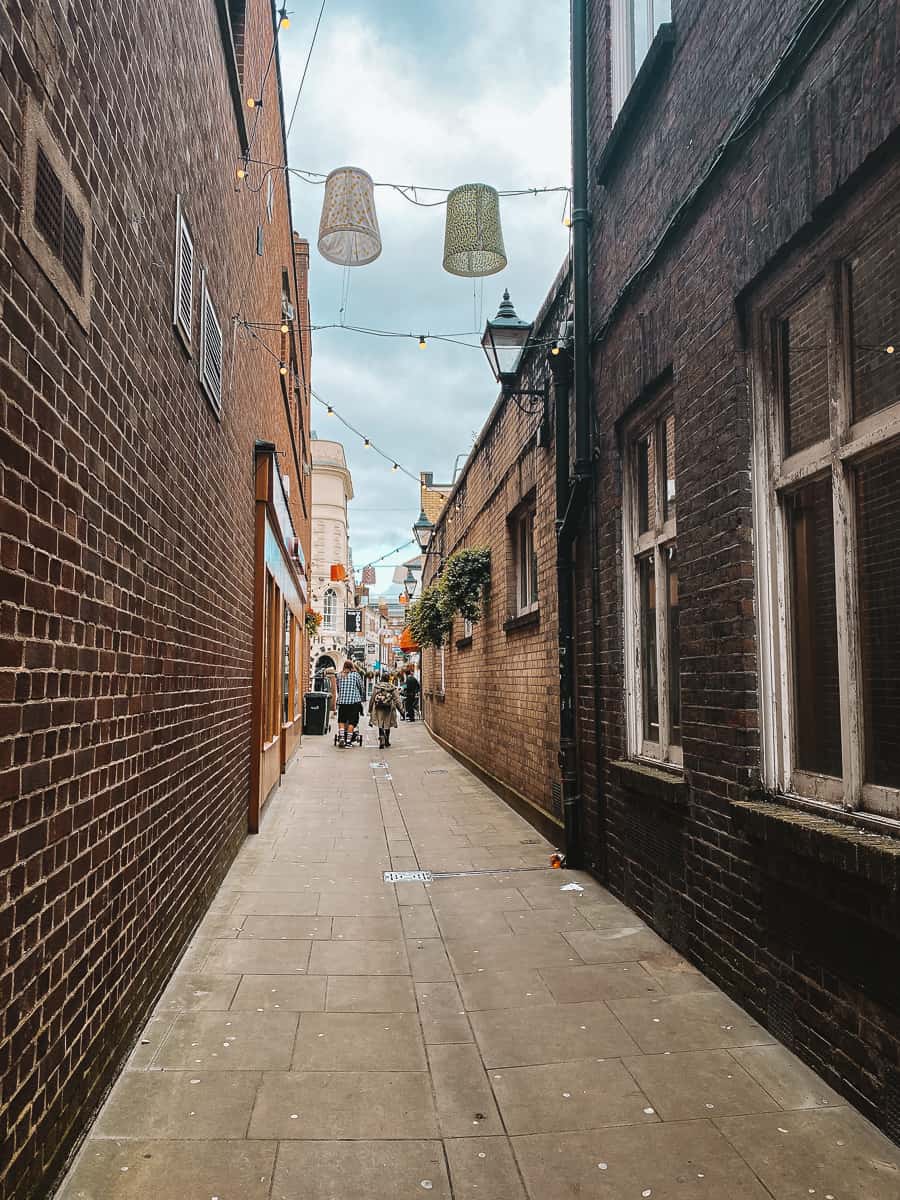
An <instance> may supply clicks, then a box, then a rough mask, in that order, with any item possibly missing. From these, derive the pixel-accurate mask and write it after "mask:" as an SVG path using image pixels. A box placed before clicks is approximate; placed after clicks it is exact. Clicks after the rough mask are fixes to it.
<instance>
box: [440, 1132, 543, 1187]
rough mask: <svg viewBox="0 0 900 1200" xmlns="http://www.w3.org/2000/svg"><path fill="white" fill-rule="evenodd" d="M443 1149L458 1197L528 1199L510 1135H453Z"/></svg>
mask: <svg viewBox="0 0 900 1200" xmlns="http://www.w3.org/2000/svg"><path fill="white" fill-rule="evenodd" d="M444 1149H445V1151H446V1154H447V1162H448V1163H449V1165H450V1179H451V1180H452V1182H453V1195H454V1197H455V1200H485V1197H487V1198H488V1200H526V1196H525V1189H524V1188H523V1186H522V1181H521V1179H520V1177H519V1170H518V1167H517V1165H516V1160H515V1158H514V1157H513V1152H512V1147H511V1146H510V1144H509V1141H508V1139H507V1138H505V1137H484V1138H451V1139H448V1140H447V1141H445V1142H444Z"/></svg>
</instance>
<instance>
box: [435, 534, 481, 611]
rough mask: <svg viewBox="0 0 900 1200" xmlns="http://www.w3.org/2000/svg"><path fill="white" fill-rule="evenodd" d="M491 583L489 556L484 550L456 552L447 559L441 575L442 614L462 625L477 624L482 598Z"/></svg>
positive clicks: (469, 548) (477, 548) (470, 549)
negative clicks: (457, 619) (457, 615)
mask: <svg viewBox="0 0 900 1200" xmlns="http://www.w3.org/2000/svg"><path fill="white" fill-rule="evenodd" d="M490 582H491V552H490V550H489V549H488V548H487V547H486V546H481V547H465V548H464V549H462V550H456V551H455V552H454V553H453V554H451V555H450V557H449V558H448V559H447V562H446V564H445V565H444V571H443V574H442V575H441V592H442V594H443V604H444V609H445V612H446V613H447V614H448V617H449V619H450V620H452V619H453V616H454V614H455V613H459V615H460V616H461V617H462V618H463V619H464V620H466V621H473V622H474V621H480V620H481V614H482V610H483V606H484V594H485V591H486V589H487V588H488V587H489V585H490Z"/></svg>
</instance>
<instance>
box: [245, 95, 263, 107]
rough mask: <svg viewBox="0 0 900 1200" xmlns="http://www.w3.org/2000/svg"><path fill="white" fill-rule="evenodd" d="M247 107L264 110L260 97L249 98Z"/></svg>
mask: <svg viewBox="0 0 900 1200" xmlns="http://www.w3.org/2000/svg"><path fill="white" fill-rule="evenodd" d="M247 107H248V108H262V100H261V99H260V97H258V96H248V97H247Z"/></svg>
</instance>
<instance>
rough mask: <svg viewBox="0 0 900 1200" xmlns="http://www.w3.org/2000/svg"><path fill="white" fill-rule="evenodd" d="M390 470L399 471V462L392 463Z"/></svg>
mask: <svg viewBox="0 0 900 1200" xmlns="http://www.w3.org/2000/svg"><path fill="white" fill-rule="evenodd" d="M391 470H392V471H399V470H400V464H399V463H394V465H393V466H392V467H391Z"/></svg>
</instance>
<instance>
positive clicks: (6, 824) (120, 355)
mask: <svg viewBox="0 0 900 1200" xmlns="http://www.w3.org/2000/svg"><path fill="white" fill-rule="evenodd" d="M246 9H247V13H246V23H245V28H244V37H243V63H242V69H243V72H244V75H245V77H246V78H247V79H254V80H256V81H257V86H258V82H259V80H260V79H261V77H262V73H263V70H264V68H265V63H266V61H267V59H268V56H269V51H270V48H271V45H272V32H271V31H272V12H271V8H270V4H269V2H268V0H249V2H248V4H247V5H246ZM0 64H2V66H0V307H2V323H0V446H2V454H0V460H2V492H0V506H2V535H0V700H2V709H0V1012H2V1016H0V1087H2V1093H0V1180H2V1182H0V1196H3V1197H12V1196H15V1197H17V1200H25V1198H26V1197H32V1196H39V1195H45V1194H46V1189H47V1188H48V1187H49V1185H50V1181H51V1179H52V1177H53V1175H54V1173H55V1172H56V1171H58V1170H59V1168H60V1167H61V1166H62V1164H63V1162H64V1160H65V1156H66V1154H67V1152H68V1151H69V1150H70V1149H71V1147H72V1145H73V1143H74V1141H75V1139H76V1138H77V1136H78V1133H79V1131H80V1130H81V1128H82V1127H83V1125H84V1123H85V1121H86V1120H87V1119H88V1118H89V1116H90V1114H91V1112H92V1110H93V1108H94V1106H95V1105H96V1103H97V1102H98V1101H99V1099H100V1098H101V1096H102V1094H103V1091H104V1088H105V1087H106V1086H107V1085H108V1083H109V1081H110V1079H111V1077H112V1074H113V1072H114V1070H115V1068H116V1066H117V1064H118V1063H119V1062H120V1061H121V1058H122V1056H123V1054H124V1053H125V1051H126V1050H127V1049H128V1046H129V1044H130V1040H131V1039H132V1038H133V1036H134V1034H135V1032H136V1030H137V1028H138V1026H139V1025H140V1023H141V1021H142V1018H143V1016H144V1014H145V1012H146V1010H147V1007H148V1005H149V1004H150V1002H151V1001H152V1000H153V999H154V997H155V995H156V993H157V992H158V990H159V988H160V987H161V986H162V983H163V982H164V980H165V978H166V975H167V973H168V971H169V969H170V967H171V966H172V964H173V962H174V961H175V959H176V957H177V956H178V954H179V951H180V950H181V948H182V947H183V945H184V943H185V941H186V938H187V936H188V934H189V932H190V930H191V928H192V927H193V925H194V924H195V922H196V921H197V920H198V919H199V917H200V916H201V914H202V912H203V910H204V907H205V905H206V903H207V901H208V900H209V898H210V896H211V895H212V893H213V892H214V890H215V888H216V886H217V885H218V882H219V881H220V879H221V878H222V875H223V873H224V871H225V870H226V868H227V866H228V864H229V862H230V860H231V858H232V856H233V854H234V852H235V850H236V848H237V846H238V845H239V843H240V841H241V838H242V836H243V834H244V831H245V828H246V819H247V805H248V781H249V745H250V736H249V733H250V731H249V712H250V668H251V618H252V604H253V597H252V549H253V516H254V508H253V472H252V465H253V444H254V441H255V440H256V439H258V438H259V439H264V440H271V441H273V442H275V443H276V444H277V446H278V448H279V450H280V451H282V452H283V456H282V458H281V459H280V461H281V463H282V469H283V470H284V471H285V472H286V473H287V474H289V475H290V476H291V477H292V480H293V482H294V487H293V488H292V491H291V502H292V507H293V509H294V517H295V521H296V522H297V523H298V525H300V524H301V522H302V520H303V496H302V494H301V493H303V492H304V487H303V484H302V472H301V471H300V470H299V461H300V457H299V456H300V453H301V452H302V445H303V438H302V437H301V436H300V431H299V425H300V424H303V423H307V424H308V404H301V405H300V409H299V412H298V408H297V405H296V401H295V399H294V398H293V397H290V398H288V396H287V395H286V393H284V392H283V389H282V383H281V379H280V376H279V374H278V368H277V362H274V361H273V360H272V358H271V357H269V355H267V354H266V353H265V352H264V351H262V350H261V349H259V348H256V347H255V344H254V343H253V342H252V340H249V339H247V338H246V337H245V336H243V334H241V333H237V334H236V333H235V330H234V329H233V327H232V315H233V314H234V313H236V312H238V311H243V312H244V314H245V315H246V316H247V317H248V318H249V319H252V320H258V321H278V320H279V318H280V313H281V287H282V268H284V267H286V268H288V269H289V270H290V269H291V266H292V244H291V229H290V220H289V212H288V207H287V199H286V195H285V189H284V186H283V183H282V182H280V181H279V186H278V188H277V189H276V202H275V219H274V221H273V222H272V223H271V224H270V223H268V222H266V218H265V215H263V217H262V220H263V222H264V225H265V254H264V256H263V257H261V258H257V256H256V251H255V247H256V224H257V213H258V211H259V204H258V198H257V196H256V195H255V194H253V193H252V192H250V191H249V190H246V189H244V190H241V191H236V190H235V187H234V169H235V166H236V163H237V158H238V155H239V153H240V149H241V147H240V142H239V136H238V128H237V123H236V117H235V108H234V104H233V98H232V93H231V91H230V87H229V80H228V74H227V70H226V62H225V56H224V52H223V46H222V39H221V35H220V27H219V20H218V14H217V0H206V2H205V3H201V4H199V5H193V6H189V7H188V8H186V7H185V6H184V5H180V4H175V3H172V2H169V0H163V2H161V3H156V4H150V5H145V4H138V5H134V4H127V3H119V2H118V0H115V2H110V3H107V4H103V5H97V4H93V3H89V2H88V0H38V2H36V3H35V2H34V0H8V2H7V3H5V4H4V5H3V6H2V10H0ZM266 95H267V104H266V106H265V107H264V108H263V110H262V115H261V119H260V124H259V128H258V130H257V133H256V137H255V142H254V154H255V156H256V157H258V158H261V159H267V160H270V161H272V160H274V161H278V160H279V159H280V158H281V156H282V153H283V144H282V133H281V125H280V118H279V115H278V105H277V102H276V91H275V74H274V73H272V74H270V77H269V82H268V84H267V93H266ZM29 96H30V97H31V102H32V103H35V104H37V105H39V106H40V108H41V110H42V111H43V114H44V117H45V119H46V121H47V124H48V125H49V128H50V130H51V132H52V134H53V136H54V137H55V140H56V141H57V143H58V145H59V147H60V149H61V151H62V153H63V155H64V157H65V159H66V162H67V164H68V167H69V169H70V170H71V173H72V175H73V176H74V177H75V178H76V179H77V181H78V183H79V185H80V188H81V190H82V191H83V192H84V193H85V195H86V196H87V198H88V199H89V201H90V204H91V207H92V213H93V222H94V248H93V256H92V264H91V270H92V278H93V304H92V310H91V322H90V327H89V329H87V330H85V329H83V328H82V327H81V326H80V325H79V324H78V323H77V321H76V320H75V318H74V316H73V315H72V313H71V312H70V310H69V309H68V308H67V307H66V305H65V303H64V302H63V300H62V299H61V297H60V295H59V294H58V293H57V292H56V291H55V290H54V288H53V287H52V286H51V284H50V282H49V281H48V279H47V277H46V276H45V275H44V274H43V272H42V270H41V268H40V267H39V266H38V265H37V262H36V261H35V259H34V258H33V257H32V256H31V254H30V253H29V252H28V250H27V249H26V248H25V246H24V244H23V242H22V241H21V239H20V226H21V211H22V209H21V206H22V204H23V195H22V163H23V137H24V114H25V110H26V102H27V100H28V97H29ZM249 124H250V126H251V127H252V119H251V120H250V122H249ZM176 193H179V194H180V195H181V197H182V204H183V206H184V210H185V212H186V213H187V215H188V218H189V220H190V224H191V229H192V232H193V236H194V243H195V253H196V262H197V267H200V266H203V267H204V268H205V269H206V271H207V278H208V283H209V287H210V289H211V293H212V296H213V299H214V302H215V305H216V308H217V311H218V315H219V319H220V322H221V324H222V328H223V342H224V346H223V353H224V386H223V404H222V419H221V422H219V421H217V420H216V418H215V415H214V414H213V412H212V409H211V407H210V405H209V404H208V403H207V401H206V399H205V398H204V395H203V393H202V391H201V389H200V387H199V383H198V376H197V360H196V353H197V343H196V340H195V357H190V356H188V354H186V353H185V351H184V349H183V348H182V346H181V344H180V342H179V341H178V339H177V338H176V336H175V335H174V332H173V329H172V276H173V245H174V239H175V204H176ZM24 200H25V202H27V200H28V197H27V196H26V197H25V198H24ZM262 208H263V213H264V210H265V204H264V202H263V205H262ZM194 282H195V297H196V299H195V312H194V332H195V339H196V338H197V337H198V336H199V277H198V275H197V274H196V272H195V280H194ZM295 299H296V297H295ZM304 308H305V302H304ZM265 336H267V339H268V341H269V344H270V347H271V348H272V349H273V350H277V336H278V335H277V330H276V331H275V334H274V336H271V335H265ZM307 400H308V397H307ZM298 447H300V448H301V449H298ZM298 476H301V479H300V480H298ZM305 491H306V494H307V495H308V488H306V489H305ZM304 528H305V529H306V536H307V537H308V524H307V525H305V526H304ZM307 554H308V546H307Z"/></svg>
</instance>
